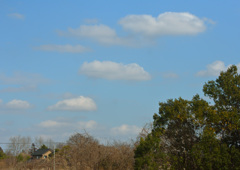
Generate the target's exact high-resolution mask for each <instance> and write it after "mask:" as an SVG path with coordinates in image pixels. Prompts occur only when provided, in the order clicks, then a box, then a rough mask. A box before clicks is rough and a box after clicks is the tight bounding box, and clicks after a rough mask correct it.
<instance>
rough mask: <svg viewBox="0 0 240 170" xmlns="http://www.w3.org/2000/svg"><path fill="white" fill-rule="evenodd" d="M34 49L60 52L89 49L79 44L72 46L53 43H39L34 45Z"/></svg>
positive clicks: (77, 51)
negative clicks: (37, 45)
mask: <svg viewBox="0 0 240 170" xmlns="http://www.w3.org/2000/svg"><path fill="white" fill-rule="evenodd" d="M35 49H38V50H43V51H56V52H61V53H83V52H87V51H89V50H90V49H89V48H86V47H84V46H81V45H75V46H72V45H54V44H49V45H41V46H39V47H36V48H35Z"/></svg>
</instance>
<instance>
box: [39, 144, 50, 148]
mask: <svg viewBox="0 0 240 170" xmlns="http://www.w3.org/2000/svg"><path fill="white" fill-rule="evenodd" d="M39 149H48V147H47V146H46V145H44V144H43V145H42V146H41V147H40V148H39Z"/></svg>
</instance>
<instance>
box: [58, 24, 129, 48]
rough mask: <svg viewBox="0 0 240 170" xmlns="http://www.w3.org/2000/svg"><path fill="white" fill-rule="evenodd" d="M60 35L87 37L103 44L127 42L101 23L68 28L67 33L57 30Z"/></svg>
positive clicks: (122, 43)
mask: <svg viewBox="0 0 240 170" xmlns="http://www.w3.org/2000/svg"><path fill="white" fill-rule="evenodd" d="M59 34H60V35H69V36H74V37H79V38H88V39H91V40H94V41H96V42H98V43H100V44H105V45H124V44H125V45H126V44H129V42H128V40H127V39H126V38H120V37H118V36H117V34H116V32H115V30H114V29H112V28H110V27H108V26H106V25H103V24H99V25H81V26H80V27H79V28H77V29H73V28H69V29H68V33H63V32H59Z"/></svg>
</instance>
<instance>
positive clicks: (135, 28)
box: [119, 12, 206, 37]
mask: <svg viewBox="0 0 240 170" xmlns="http://www.w3.org/2000/svg"><path fill="white" fill-rule="evenodd" d="M119 24H121V25H122V27H123V28H124V29H125V30H127V31H131V32H133V33H135V34H141V35H143V36H150V37H153V36H162V35H193V34H198V33H200V32H203V31H204V30H205V29H206V26H205V24H204V21H203V20H202V19H199V18H198V17H196V16H194V15H192V14H190V13H186V12H184V13H177V12H166V13H163V14H160V15H159V16H158V17H157V18H154V17H153V16H151V15H128V16H126V17H124V18H122V19H121V20H120V21H119Z"/></svg>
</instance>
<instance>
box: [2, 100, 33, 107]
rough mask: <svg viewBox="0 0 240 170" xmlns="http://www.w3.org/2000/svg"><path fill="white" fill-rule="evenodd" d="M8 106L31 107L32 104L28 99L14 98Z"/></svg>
mask: <svg viewBox="0 0 240 170" xmlns="http://www.w3.org/2000/svg"><path fill="white" fill-rule="evenodd" d="M6 107H7V108H9V109H29V108H30V107H31V105H30V103H29V102H27V101H24V100H17V99H14V100H12V101H10V102H8V103H7V104H6Z"/></svg>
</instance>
